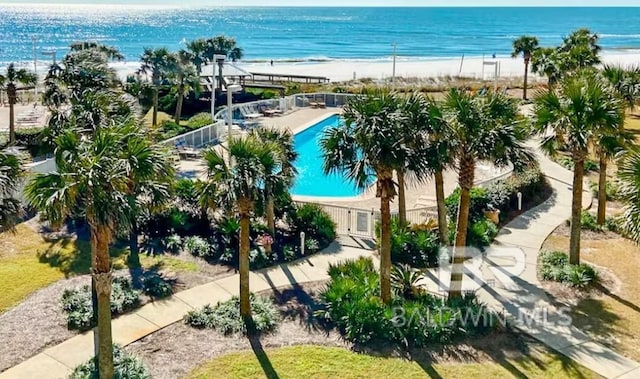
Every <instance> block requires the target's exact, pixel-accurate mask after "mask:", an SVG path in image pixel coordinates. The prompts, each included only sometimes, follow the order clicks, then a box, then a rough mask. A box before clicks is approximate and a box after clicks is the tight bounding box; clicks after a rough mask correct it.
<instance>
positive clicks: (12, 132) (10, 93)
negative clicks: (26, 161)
mask: <svg viewBox="0 0 640 379" xmlns="http://www.w3.org/2000/svg"><path fill="white" fill-rule="evenodd" d="M16 96H17V94H16V89H15V87H13V85H12V84H7V97H8V100H9V145H13V144H14V143H15V142H16V126H15V110H14V107H13V106H14V104H15V103H16Z"/></svg>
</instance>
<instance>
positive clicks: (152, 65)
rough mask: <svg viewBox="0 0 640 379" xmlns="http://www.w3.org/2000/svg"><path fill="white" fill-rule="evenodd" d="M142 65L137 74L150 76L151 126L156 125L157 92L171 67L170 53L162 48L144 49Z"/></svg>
mask: <svg viewBox="0 0 640 379" xmlns="http://www.w3.org/2000/svg"><path fill="white" fill-rule="evenodd" d="M140 61H141V62H142V65H141V66H140V69H138V73H139V74H145V75H151V82H152V83H153V86H154V91H153V117H152V121H151V124H152V125H153V126H157V125H158V90H159V87H160V84H161V83H162V81H163V80H164V79H165V78H166V76H167V75H168V73H169V72H170V71H171V68H172V66H173V64H172V60H171V53H170V52H169V50H167V49H166V48H164V47H161V48H158V49H150V48H145V49H144V52H143V53H142V56H141V57H140Z"/></svg>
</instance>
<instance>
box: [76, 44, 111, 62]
mask: <svg viewBox="0 0 640 379" xmlns="http://www.w3.org/2000/svg"><path fill="white" fill-rule="evenodd" d="M69 48H70V49H71V51H85V50H95V51H97V52H99V53H101V54H103V55H104V56H105V57H106V58H107V59H109V60H112V61H123V60H124V55H122V53H121V52H120V50H118V48H117V47H114V46H107V45H104V44H102V43H98V42H93V41H82V42H74V43H72V44H71V45H70V46H69Z"/></svg>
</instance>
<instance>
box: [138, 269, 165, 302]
mask: <svg viewBox="0 0 640 379" xmlns="http://www.w3.org/2000/svg"><path fill="white" fill-rule="evenodd" d="M142 288H143V291H144V293H145V294H147V295H149V296H151V297H154V298H156V299H162V298H164V297H167V296H170V295H171V294H172V293H173V287H172V286H171V283H170V282H169V281H168V280H165V279H164V278H163V277H162V276H161V275H159V274H157V273H151V274H147V275H145V277H144V278H143V279H142Z"/></svg>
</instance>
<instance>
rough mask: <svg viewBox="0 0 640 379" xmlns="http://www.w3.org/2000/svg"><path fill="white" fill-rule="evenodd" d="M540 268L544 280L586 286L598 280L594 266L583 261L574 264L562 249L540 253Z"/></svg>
mask: <svg viewBox="0 0 640 379" xmlns="http://www.w3.org/2000/svg"><path fill="white" fill-rule="evenodd" d="M539 259H540V264H539V266H538V270H539V273H540V277H542V279H544V280H551V281H554V282H560V283H564V284H566V285H569V286H571V287H577V288H584V287H587V286H590V285H592V284H595V283H596V282H597V281H598V274H597V272H596V271H595V270H594V269H593V267H591V266H589V265H588V264H584V263H581V264H579V265H572V264H570V263H569V257H568V256H567V254H565V253H563V252H560V251H549V252H544V253H542V254H541V255H540V258H539Z"/></svg>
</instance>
